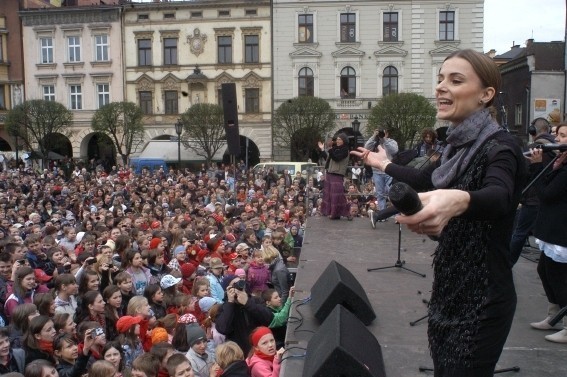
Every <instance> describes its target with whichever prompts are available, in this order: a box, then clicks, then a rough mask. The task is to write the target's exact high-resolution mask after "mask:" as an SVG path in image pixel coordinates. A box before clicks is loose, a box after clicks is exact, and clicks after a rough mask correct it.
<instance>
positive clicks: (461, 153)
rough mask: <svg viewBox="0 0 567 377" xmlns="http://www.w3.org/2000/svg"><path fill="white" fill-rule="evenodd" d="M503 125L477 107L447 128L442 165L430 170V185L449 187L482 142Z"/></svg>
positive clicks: (484, 110)
mask: <svg viewBox="0 0 567 377" xmlns="http://www.w3.org/2000/svg"><path fill="white" fill-rule="evenodd" d="M501 129H502V128H501V127H500V126H499V125H498V123H497V122H496V120H494V119H493V118H492V116H491V115H490V112H489V110H488V109H482V110H479V111H477V112H475V113H473V114H472V115H470V116H469V117H468V118H467V119H465V120H464V121H463V122H462V123H460V124H454V125H451V126H450V127H449V130H448V131H447V135H448V136H447V144H448V145H447V147H446V148H445V150H444V151H443V156H442V157H441V166H439V167H438V168H437V169H435V170H434V171H433V174H432V176H431V179H432V182H433V185H434V186H435V187H436V188H438V189H441V188H447V187H450V186H451V184H452V183H453V182H455V180H456V179H457V178H459V177H460V176H461V174H463V173H464V172H465V171H466V170H467V167H468V165H469V164H470V162H471V160H472V159H473V157H474V155H475V154H476V153H477V151H478V150H479V149H480V147H481V146H482V145H484V143H485V142H486V141H487V140H488V139H490V138H491V137H492V135H494V134H495V133H496V132H498V131H500V130H501Z"/></svg>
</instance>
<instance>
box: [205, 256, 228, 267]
mask: <svg viewBox="0 0 567 377" xmlns="http://www.w3.org/2000/svg"><path fill="white" fill-rule="evenodd" d="M209 267H210V268H211V269H213V268H221V267H222V268H226V267H227V266H225V265H224V264H222V261H221V259H220V258H211V261H210V262H209Z"/></svg>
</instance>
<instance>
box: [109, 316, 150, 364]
mask: <svg viewBox="0 0 567 377" xmlns="http://www.w3.org/2000/svg"><path fill="white" fill-rule="evenodd" d="M141 321H142V317H139V316H135V317H133V316H129V315H126V316H123V317H121V318H120V319H119V320H118V322H116V329H117V330H118V332H119V333H120V335H119V336H118V342H119V343H120V344H121V345H122V351H123V352H124V365H125V367H126V368H128V369H129V368H131V367H132V366H133V362H134V360H135V359H136V358H137V357H138V356H140V355H142V354H143V353H144V348H143V347H142V342H140V339H139V335H140V322H141ZM132 375H133V371H132Z"/></svg>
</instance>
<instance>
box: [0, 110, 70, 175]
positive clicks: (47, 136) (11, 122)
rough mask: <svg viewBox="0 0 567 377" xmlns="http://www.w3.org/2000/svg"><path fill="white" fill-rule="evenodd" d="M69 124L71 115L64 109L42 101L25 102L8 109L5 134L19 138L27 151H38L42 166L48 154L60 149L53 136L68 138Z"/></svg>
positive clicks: (56, 139) (57, 139) (57, 141)
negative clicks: (58, 135)
mask: <svg viewBox="0 0 567 377" xmlns="http://www.w3.org/2000/svg"><path fill="white" fill-rule="evenodd" d="M72 121H73V113H72V112H71V111H69V110H68V109H67V108H65V106H63V105H62V104H60V103H59V102H55V101H45V100H29V101H25V102H24V103H22V104H20V105H18V106H16V107H14V108H13V109H12V110H10V111H9V112H8V115H7V117H6V125H7V128H8V133H9V134H10V135H12V136H15V137H18V138H19V139H20V140H21V142H22V143H23V145H24V147H25V148H27V149H29V150H30V151H34V150H37V151H38V152H39V154H40V155H41V159H42V162H43V163H44V166H45V162H46V161H47V159H48V154H49V152H51V151H53V149H55V148H57V147H59V146H60V145H59V140H60V139H59V138H57V137H54V135H56V134H61V135H63V136H66V137H67V138H69V137H70V136H71V130H70V129H69V128H70V126H71V123H72ZM68 157H71V156H68Z"/></svg>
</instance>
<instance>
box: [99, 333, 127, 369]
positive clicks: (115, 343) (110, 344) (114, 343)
mask: <svg viewBox="0 0 567 377" xmlns="http://www.w3.org/2000/svg"><path fill="white" fill-rule="evenodd" d="M111 348H114V349H115V350H117V351H118V353H120V364H119V365H118V372H120V373H122V371H123V370H124V350H123V349H122V345H121V344H120V342H119V341H117V340H113V341H111V342H106V344H105V345H104V348H103V349H102V352H101V355H102V358H103V359H104V354H105V353H107V352H108V350H110V349H111Z"/></svg>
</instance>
